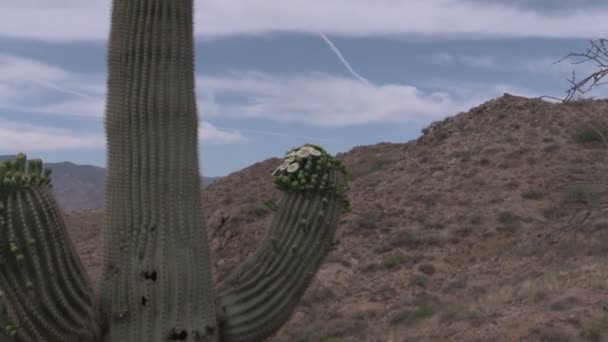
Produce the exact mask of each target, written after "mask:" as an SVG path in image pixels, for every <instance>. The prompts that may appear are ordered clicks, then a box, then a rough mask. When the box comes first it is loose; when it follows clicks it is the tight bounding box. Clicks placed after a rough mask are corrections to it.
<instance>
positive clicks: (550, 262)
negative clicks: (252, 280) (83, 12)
mask: <svg viewBox="0 0 608 342" xmlns="http://www.w3.org/2000/svg"><path fill="white" fill-rule="evenodd" d="M607 114H608V100H596V101H589V100H582V101H576V102H573V103H570V104H554V103H549V102H545V101H542V100H539V99H527V98H522V97H515V96H510V95H507V94H505V96H503V97H500V98H498V99H494V100H491V101H489V102H486V103H484V104H482V105H480V106H478V107H475V108H472V109H471V110H470V111H469V112H467V113H460V114H458V115H455V116H453V117H449V118H447V119H446V120H444V121H442V122H437V123H434V124H432V125H431V126H430V127H429V128H428V129H426V130H425V134H424V135H423V136H422V137H420V138H419V139H417V140H415V141H411V142H408V143H406V144H389V143H380V144H377V145H373V146H360V147H356V148H354V149H352V150H351V151H349V152H347V153H343V154H340V155H339V158H340V159H341V160H342V161H343V162H344V163H345V165H346V167H347V169H348V170H349V172H350V188H351V191H350V199H351V203H352V212H351V213H348V214H347V215H345V216H344V218H343V219H342V221H341V223H340V226H339V228H338V236H337V237H338V239H339V240H340V244H339V245H338V248H337V249H336V250H335V251H333V252H331V253H330V255H329V256H328V259H327V260H326V262H325V263H324V266H323V267H322V269H321V270H320V272H319V274H318V276H317V277H316V279H315V280H314V282H313V285H312V286H311V287H310V288H309V290H308V291H307V292H306V294H305V296H304V297H303V299H302V301H301V303H300V305H299V306H298V309H297V310H296V312H295V313H294V315H293V316H292V318H291V320H290V321H289V323H288V324H287V325H285V326H284V327H283V329H281V331H279V332H278V333H277V334H276V336H274V337H272V338H270V339H269V341H272V342H278V341H290V342H291V341H295V342H297V341H326V342H329V341H332V342H337V341H395V342H403V341H578V340H582V341H602V340H603V339H605V338H608V316H607V314H606V312H607V311H608V264H607V263H606V257H607V256H608V217H607V216H606V214H605V213H604V212H603V211H601V210H595V211H592V212H591V214H590V215H589V216H588V217H587V218H586V219H585V220H584V221H582V218H583V217H584V214H585V213H586V212H587V211H588V210H589V209H593V208H596V209H599V208H601V206H602V203H603V202H605V198H606V197H605V195H606V193H607V190H608V183H606V181H605V179H604V178H605V174H606V173H605V172H603V171H604V170H606V166H607V165H608V164H607V163H608V160H607V158H606V155H607V153H608V148H607V147H606V146H605V145H604V144H603V142H602V141H601V140H600V139H598V138H597V137H598V136H597V135H596V134H595V133H594V132H593V130H592V129H591V128H590V127H589V126H586V125H585V122H587V121H590V122H592V123H593V125H594V127H597V128H598V129H600V130H602V131H606V132H608V115H607ZM278 161H279V160H278V159H270V160H266V161H263V162H260V163H257V164H254V165H252V166H250V167H248V168H246V169H244V170H241V171H239V172H236V173H234V174H231V175H229V176H227V177H225V178H224V179H222V180H220V181H218V182H216V183H214V184H212V185H211V186H209V187H208V188H207V189H205V190H204V192H203V194H202V196H203V199H204V203H205V204H204V210H205V215H206V216H207V222H208V230H209V235H210V236H212V237H213V238H212V242H211V244H212V248H213V263H214V265H215V267H216V272H215V276H216V277H215V278H216V281H221V279H223V278H224V277H225V276H226V274H227V273H228V272H229V271H230V269H231V268H233V267H234V266H235V265H236V264H238V263H239V262H241V261H242V260H243V259H244V258H246V257H247V256H248V255H249V254H251V253H252V252H253V251H254V250H255V248H256V244H257V242H258V241H259V240H260V239H261V238H262V237H263V235H264V229H265V227H267V226H268V225H269V222H270V220H271V213H270V211H269V210H268V209H267V208H266V207H265V206H264V204H263V202H264V200H266V199H271V198H275V199H277V198H278V196H279V193H278V191H277V190H275V189H274V188H273V184H272V179H271V177H270V173H271V172H272V170H273V169H274V167H276V165H277V163H278ZM585 181H587V182H589V181H591V182H604V183H605V184H606V185H601V184H600V185H598V184H592V185H590V184H581V183H580V182H585ZM577 209H582V210H579V214H578V215H577V216H576V217H574V219H573V220H571V218H572V215H573V214H574V213H575V212H577ZM102 216H103V213H102V212H101V211H86V212H79V213H74V214H71V215H69V216H67V222H68V226H69V228H70V230H71V232H72V233H73V236H74V238H75V240H76V241H77V245H78V246H79V249H80V251H81V254H82V256H83V258H84V262H85V264H86V265H87V266H88V267H89V271H90V273H91V275H92V277H93V278H94V279H96V278H97V277H98V275H99V272H100V268H99V266H100V260H99V259H100V241H99V229H100V228H101V225H102ZM222 220H224V221H225V222H224V224H223V225H222V224H220V223H221V221H222ZM569 221H572V222H571V223H570V224H568V222H569ZM581 221H582V222H581ZM218 227H220V228H219V229H218Z"/></svg>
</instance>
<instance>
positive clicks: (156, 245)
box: [0, 0, 348, 342]
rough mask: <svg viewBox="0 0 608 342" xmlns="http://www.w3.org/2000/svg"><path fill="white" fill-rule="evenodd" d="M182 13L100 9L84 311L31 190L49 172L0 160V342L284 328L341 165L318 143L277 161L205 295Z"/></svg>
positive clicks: (55, 231)
mask: <svg viewBox="0 0 608 342" xmlns="http://www.w3.org/2000/svg"><path fill="white" fill-rule="evenodd" d="M192 11H193V3H192V0H113V7H112V25H111V33H110V42H109V53H108V58H107V60H108V67H109V77H108V99H107V104H106V121H105V127H106V134H107V142H108V145H107V148H108V149H107V153H108V160H107V164H108V174H107V183H106V204H105V210H106V211H105V217H104V231H103V242H104V248H103V271H102V276H101V280H100V284H99V297H98V298H96V300H95V301H93V300H91V298H92V295H91V290H90V286H89V283H88V279H87V277H86V275H85V274H84V272H83V271H82V266H81V264H80V261H79V260H78V258H77V257H76V255H75V253H74V249H73V248H72V245H71V243H70V241H69V239H68V237H67V235H66V234H65V229H64V227H63V222H62V221H61V219H60V215H59V214H58V211H57V208H56V206H55V204H54V201H53V199H52V197H51V195H50V193H48V191H47V190H46V189H45V188H44V187H45V186H47V187H48V186H50V184H49V183H48V182H49V180H48V176H49V174H48V172H45V171H42V170H41V162H39V161H32V162H33V164H32V162H30V164H29V173H28V174H27V175H26V174H25V171H24V170H25V169H24V168H25V156H23V157H19V158H17V160H16V161H15V162H11V163H8V164H7V163H5V164H0V180H2V182H1V183H0V205H2V206H3V207H0V210H2V215H1V216H0V218H2V220H0V238H1V239H0V253H2V254H0V256H4V257H5V258H6V259H7V260H9V263H8V266H9V267H3V268H2V270H1V271H0V276H1V277H2V278H0V291H1V292H0V324H3V328H4V329H5V330H6V334H5V335H0V336H4V337H7V338H16V339H17V340H18V341H95V342H97V341H100V340H102V339H103V340H104V341H109V342H125V341H146V342H161V341H162V342H164V341H206V342H219V341H222V342H226V341H259V340H261V339H263V338H264V337H266V336H269V335H270V334H272V333H273V332H274V331H276V330H277V329H278V328H279V327H280V326H281V325H282V324H283V323H284V322H285V321H286V320H287V319H288V317H289V315H290V314H291V313H292V311H293V309H294V307H295V305H296V303H297V301H298V300H299V298H300V297H301V295H302V294H303V292H304V291H305V289H306V288H307V286H308V285H309V283H310V281H311V279H312V278H313V276H314V274H315V272H316V271H317V269H318V268H319V265H320V263H321V262H322V260H323V257H324V256H325V254H326V253H327V251H328V249H330V248H331V247H332V241H333V236H334V232H335V229H336V226H337V220H338V217H339V214H340V212H341V209H343V208H344V207H346V208H347V207H348V201H347V200H346V196H345V190H346V188H345V183H344V168H343V167H342V166H341V165H340V163H339V162H337V161H335V160H333V159H332V158H331V157H330V156H329V154H327V153H326V152H325V151H324V150H323V149H321V148H320V147H318V146H314V145H306V146H303V147H301V148H299V149H294V150H292V151H288V153H287V156H286V158H285V160H284V163H283V164H282V165H281V166H279V168H278V169H277V170H276V172H275V173H274V174H275V176H276V184H277V186H278V187H279V188H281V189H282V190H284V191H285V197H284V198H283V200H282V201H281V203H280V205H279V206H278V208H277V212H276V213H275V219H274V221H273V223H272V226H271V227H270V229H269V231H268V236H267V237H266V239H265V240H264V242H263V244H262V247H261V249H260V250H259V252H258V253H257V254H256V255H255V256H254V257H253V258H252V259H250V260H249V261H247V262H246V263H245V265H244V266H242V267H241V268H240V269H238V270H236V272H235V273H234V274H233V275H231V276H230V277H228V281H227V282H226V283H224V284H223V285H222V286H221V287H220V289H219V292H218V293H219V294H218V295H216V294H215V291H214V289H213V288H212V285H211V279H212V278H211V263H210V261H209V247H208V241H207V235H206V229H205V225H204V222H203V215H202V206H201V202H200V190H199V189H200V178H199V169H198V137H197V135H198V130H197V126H198V125H197V123H198V119H197V111H196V104H195V96H194V47H193V32H192V29H193V23H192V19H193V18H192V17H193V13H192ZM3 165H4V166H3ZM32 175H33V176H32ZM29 238H33V241H34V242H33V245H32V247H31V248H30V247H26V246H29V245H28V243H29V241H30V240H28V239H29ZM13 242H14V244H13ZM22 250H23V251H24V252H23V253H20V251H22ZM11 253H12V254H11ZM21 264H23V266H24V267H21V268H20V266H19V265H21ZM44 272H47V273H44ZM44 276H46V278H44ZM43 279H47V281H46V282H45V281H43ZM31 293H34V294H35V296H33V295H32V294H31ZM28 296H29V297H28ZM97 309H99V310H97ZM98 315H99V317H98ZM42 336H44V338H42ZM2 338H3V337H0V341H2V342H3V341H5V340H4V339H2Z"/></svg>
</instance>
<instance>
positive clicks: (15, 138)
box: [0, 120, 106, 153]
mask: <svg viewBox="0 0 608 342" xmlns="http://www.w3.org/2000/svg"><path fill="white" fill-rule="evenodd" d="M105 141H106V140H105V137H104V136H103V135H100V134H83V133H76V132H73V131H70V130H68V129H62V128H50V127H42V126H35V125H31V124H25V123H19V122H14V121H8V120H0V153H14V152H15V151H28V152H29V151H50V150H73V149H79V150H81V149H100V148H105Z"/></svg>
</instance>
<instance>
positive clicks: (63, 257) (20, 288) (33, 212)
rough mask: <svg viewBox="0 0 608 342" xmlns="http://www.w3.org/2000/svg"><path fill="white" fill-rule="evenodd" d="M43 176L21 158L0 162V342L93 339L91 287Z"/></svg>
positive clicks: (96, 331)
mask: <svg viewBox="0 0 608 342" xmlns="http://www.w3.org/2000/svg"><path fill="white" fill-rule="evenodd" d="M26 164H27V170H28V171H27V172H26ZM45 174H46V175H47V176H43V175H42V161H41V160H39V159H34V160H32V161H30V162H29V163H27V162H26V157H25V155H24V154H19V155H18V156H17V159H16V160H15V161H14V162H3V163H0V176H2V177H3V178H4V182H3V183H0V329H2V330H1V331H0V341H5V340H6V341H11V340H12V339H13V338H14V339H15V341H98V340H99V338H100V336H101V331H100V328H99V317H98V312H97V307H96V305H95V298H94V295H93V289H92V286H91V284H90V282H89V279H88V276H87V274H86V273H85V271H84V268H83V266H82V264H81V262H80V259H79V258H78V256H77V254H76V251H75V248H74V246H73V244H72V242H71V241H70V239H69V237H68V235H67V232H66V229H65V224H64V222H63V220H62V218H61V215H60V213H59V210H58V208H57V205H56V203H55V201H54V199H53V197H52V195H51V194H50V192H49V188H50V184H49V181H50V180H49V178H48V176H49V175H50V172H49V171H47V172H45ZM3 338H4V339H3Z"/></svg>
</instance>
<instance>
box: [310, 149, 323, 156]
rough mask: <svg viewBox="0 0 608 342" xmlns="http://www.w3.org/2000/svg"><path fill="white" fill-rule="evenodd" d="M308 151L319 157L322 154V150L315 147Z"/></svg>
mask: <svg viewBox="0 0 608 342" xmlns="http://www.w3.org/2000/svg"><path fill="white" fill-rule="evenodd" d="M308 153H310V154H311V155H313V156H315V157H318V156H320V155H321V151H319V150H317V149H314V148H312V147H311V148H310V149H309V150H308Z"/></svg>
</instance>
